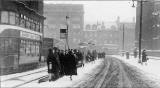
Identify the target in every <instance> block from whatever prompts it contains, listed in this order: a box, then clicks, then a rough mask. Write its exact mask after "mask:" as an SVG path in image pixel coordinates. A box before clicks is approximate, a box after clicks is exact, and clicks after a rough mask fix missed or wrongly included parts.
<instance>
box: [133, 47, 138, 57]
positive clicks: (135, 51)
mask: <svg viewBox="0 0 160 88" xmlns="http://www.w3.org/2000/svg"><path fill="white" fill-rule="evenodd" d="M137 54H138V52H137V48H135V49H134V58H137Z"/></svg>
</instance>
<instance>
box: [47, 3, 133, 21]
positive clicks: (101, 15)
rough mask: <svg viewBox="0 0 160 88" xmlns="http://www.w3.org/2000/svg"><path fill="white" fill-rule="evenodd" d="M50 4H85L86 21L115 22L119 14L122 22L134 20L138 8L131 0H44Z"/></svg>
mask: <svg viewBox="0 0 160 88" xmlns="http://www.w3.org/2000/svg"><path fill="white" fill-rule="evenodd" d="M44 2H45V3H47V4H48V3H49V4H83V5H84V21H85V22H93V23H94V22H97V21H98V22H101V21H104V22H114V21H116V19H117V16H119V17H120V21H122V22H132V19H133V17H136V8H133V7H132V2H131V1H44Z"/></svg>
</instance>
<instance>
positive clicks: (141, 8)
mask: <svg viewBox="0 0 160 88" xmlns="http://www.w3.org/2000/svg"><path fill="white" fill-rule="evenodd" d="M142 16H143V1H142V0H141V1H140V30H139V60H138V63H141V45H142V44H141V42H142Z"/></svg>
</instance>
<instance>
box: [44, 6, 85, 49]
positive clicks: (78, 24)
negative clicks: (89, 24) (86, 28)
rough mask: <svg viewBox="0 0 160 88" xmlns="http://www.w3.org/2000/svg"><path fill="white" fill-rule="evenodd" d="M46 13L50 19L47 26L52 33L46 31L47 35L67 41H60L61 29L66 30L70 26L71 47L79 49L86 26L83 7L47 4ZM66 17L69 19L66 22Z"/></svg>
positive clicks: (47, 20) (46, 22)
mask: <svg viewBox="0 0 160 88" xmlns="http://www.w3.org/2000/svg"><path fill="white" fill-rule="evenodd" d="M51 8H52V9H51ZM44 11H45V16H46V17H48V18H47V19H46V21H45V24H46V25H48V26H49V29H50V31H48V32H47V31H45V33H46V34H47V35H48V34H49V35H50V36H51V37H53V38H56V39H59V40H62V41H65V40H64V39H60V29H66V28H67V24H68V26H69V28H68V31H69V34H68V37H69V39H68V40H69V46H70V48H76V47H78V44H79V43H80V41H81V35H82V32H81V31H82V30H83V25H84V8H83V5H80V4H45V7H44ZM66 16H68V17H69V18H68V20H66ZM47 35H46V36H47Z"/></svg>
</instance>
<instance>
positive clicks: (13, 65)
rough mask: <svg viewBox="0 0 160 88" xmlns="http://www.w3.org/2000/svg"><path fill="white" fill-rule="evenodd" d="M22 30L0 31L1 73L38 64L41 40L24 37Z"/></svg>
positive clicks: (28, 68) (12, 71) (34, 66)
mask: <svg viewBox="0 0 160 88" xmlns="http://www.w3.org/2000/svg"><path fill="white" fill-rule="evenodd" d="M21 32H22V31H20V30H15V29H14V30H13V29H5V30H4V31H2V32H1V33H0V71H1V72H0V73H1V74H0V75H3V74H10V73H16V72H22V71H26V70H30V69H34V68H36V67H37V66H38V63H39V58H40V47H41V44H40V41H38V40H33V39H29V38H24V37H22V36H21V35H20V34H21ZM28 34H29V33H28Z"/></svg>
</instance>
